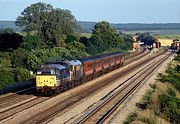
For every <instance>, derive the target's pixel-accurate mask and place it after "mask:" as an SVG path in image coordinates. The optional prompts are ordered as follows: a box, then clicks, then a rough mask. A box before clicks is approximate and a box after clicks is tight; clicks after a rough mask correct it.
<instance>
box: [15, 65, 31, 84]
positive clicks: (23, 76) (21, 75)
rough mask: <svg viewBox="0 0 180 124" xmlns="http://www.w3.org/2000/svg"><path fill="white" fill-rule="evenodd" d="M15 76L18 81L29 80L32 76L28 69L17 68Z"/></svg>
mask: <svg viewBox="0 0 180 124" xmlns="http://www.w3.org/2000/svg"><path fill="white" fill-rule="evenodd" d="M15 78H16V81H18V82H20V81H26V80H30V79H32V78H33V76H32V75H31V74H30V71H28V70H27V69H23V68H17V69H16V76H15Z"/></svg>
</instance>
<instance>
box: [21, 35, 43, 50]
mask: <svg viewBox="0 0 180 124" xmlns="http://www.w3.org/2000/svg"><path fill="white" fill-rule="evenodd" d="M45 46H46V44H45V43H44V42H43V41H42V40H41V39H40V38H39V37H38V36H37V35H30V34H28V35H26V36H24V37H23V42H22V43H21V44H20V47H21V48H23V49H26V50H33V49H38V48H43V47H45Z"/></svg>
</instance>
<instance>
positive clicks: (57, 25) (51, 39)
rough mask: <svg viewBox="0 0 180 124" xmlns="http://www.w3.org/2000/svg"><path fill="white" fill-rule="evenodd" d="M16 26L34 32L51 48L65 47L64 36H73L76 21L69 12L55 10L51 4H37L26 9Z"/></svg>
mask: <svg viewBox="0 0 180 124" xmlns="http://www.w3.org/2000/svg"><path fill="white" fill-rule="evenodd" d="M16 24H17V25H18V26H19V27H23V28H24V30H25V31H27V32H29V31H34V32H37V33H38V35H39V36H40V37H41V38H42V39H43V41H44V42H45V43H46V44H47V45H48V46H50V47H53V46H59V45H62V46H63V45H64V44H63V40H62V39H64V35H71V34H73V33H74V29H75V28H76V24H77V22H76V19H75V17H74V16H73V15H72V14H71V12H70V11H69V10H63V9H54V8H53V7H52V6H51V5H50V4H45V3H41V2H39V3H36V4H32V5H31V6H29V7H27V8H25V9H24V11H23V12H22V13H21V16H19V17H18V18H17V21H16Z"/></svg>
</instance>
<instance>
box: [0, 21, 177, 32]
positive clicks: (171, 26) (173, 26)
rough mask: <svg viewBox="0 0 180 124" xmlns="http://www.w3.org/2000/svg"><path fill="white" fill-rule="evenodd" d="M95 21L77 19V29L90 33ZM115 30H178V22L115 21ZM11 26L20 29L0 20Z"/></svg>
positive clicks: (4, 26) (5, 26)
mask: <svg viewBox="0 0 180 124" xmlns="http://www.w3.org/2000/svg"><path fill="white" fill-rule="evenodd" d="M95 24H96V22H88V21H78V25H79V27H80V29H79V31H80V32H82V33H91V32H92V29H93V28H94V25H95ZM111 25H112V26H113V27H114V28H115V29H116V30H120V31H141V30H180V23H153V24H145V23H144V24H143V23H126V24H125V23H117V24H114V23H112V24H111ZM5 28H12V29H14V30H15V31H20V30H21V29H20V28H18V27H17V26H16V25H15V21H0V30H3V29H5Z"/></svg>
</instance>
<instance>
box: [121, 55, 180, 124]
mask: <svg viewBox="0 0 180 124" xmlns="http://www.w3.org/2000/svg"><path fill="white" fill-rule="evenodd" d="M150 87H151V89H150V90H149V91H147V92H146V93H145V95H144V96H143V98H142V100H141V101H140V102H138V103H137V104H136V106H137V108H138V109H137V111H136V112H134V113H131V114H129V116H128V117H127V119H126V120H125V121H124V124H129V123H148V124H169V123H173V124H178V123H179V118H180V52H179V54H178V56H177V57H176V58H175V59H174V60H173V61H172V62H171V63H170V64H169V66H168V69H167V70H166V72H165V73H163V74H159V78H158V80H157V82H156V83H155V84H151V85H150Z"/></svg>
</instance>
